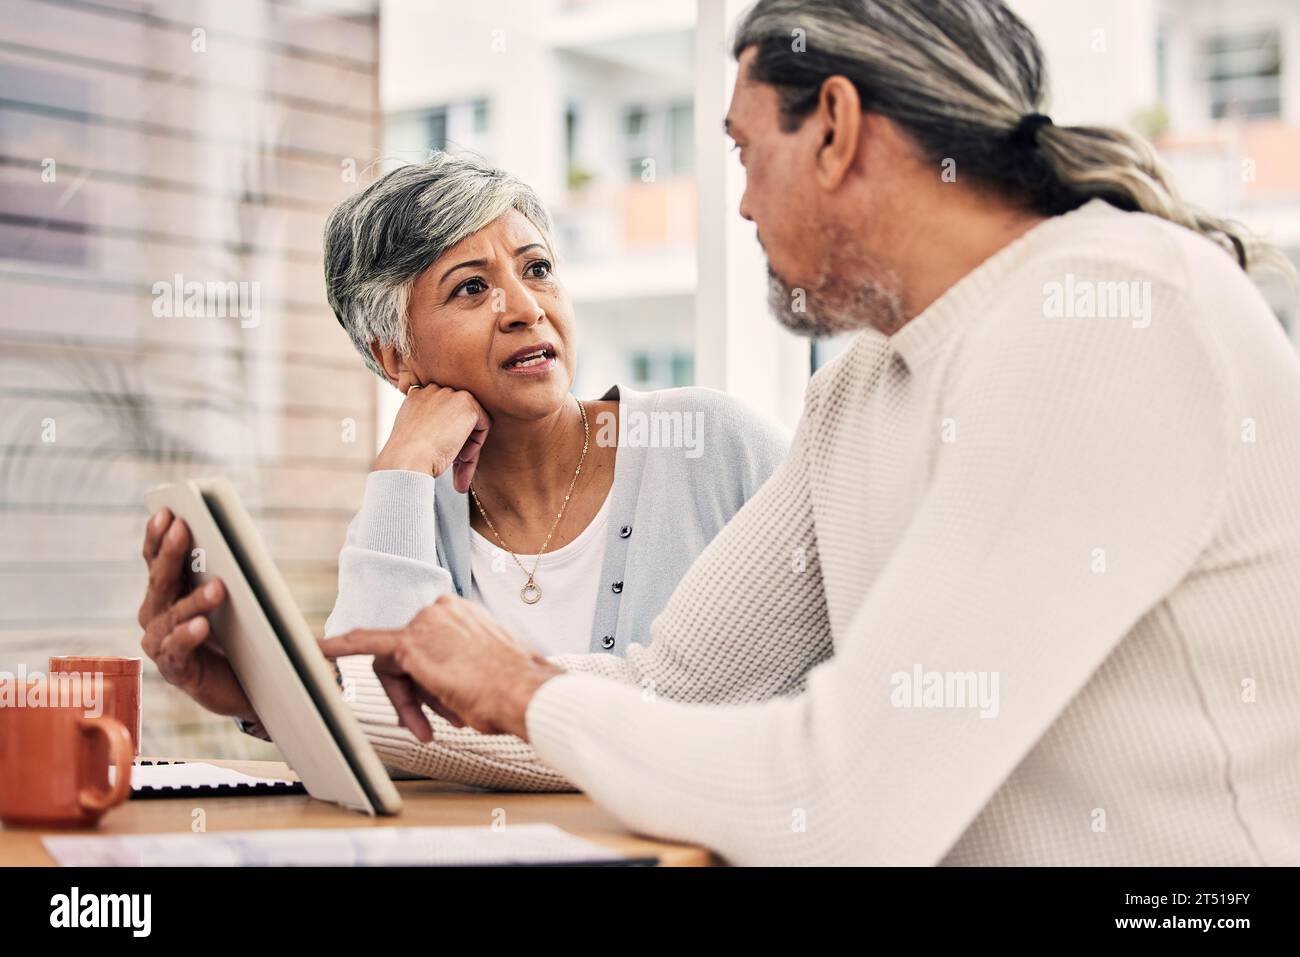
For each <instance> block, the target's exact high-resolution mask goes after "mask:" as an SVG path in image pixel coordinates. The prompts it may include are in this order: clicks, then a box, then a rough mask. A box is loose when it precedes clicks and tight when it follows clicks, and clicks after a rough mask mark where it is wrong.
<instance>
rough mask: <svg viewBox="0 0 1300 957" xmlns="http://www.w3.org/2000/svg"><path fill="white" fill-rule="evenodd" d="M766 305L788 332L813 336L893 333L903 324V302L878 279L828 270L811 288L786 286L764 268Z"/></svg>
mask: <svg viewBox="0 0 1300 957" xmlns="http://www.w3.org/2000/svg"><path fill="white" fill-rule="evenodd" d="M767 304H768V306H769V307H770V308H771V310H772V314H773V315H775V316H776V318H777V321H778V322H780V323H781V325H783V326H785V327H786V328H787V329H789V330H790V331H791V332H794V333H796V334H798V335H801V336H813V337H816V338H821V337H827V336H834V335H839V334H840V333H845V332H857V331H859V330H861V329H867V328H872V329H876V330H877V331H879V332H882V333H884V334H885V335H892V334H893V333H894V332H896V331H897V330H898V329H899V328H900V327H901V326H902V325H903V302H902V297H900V296H899V294H898V292H897V291H896V289H895V288H893V287H891V285H890V284H888V283H886V282H885V281H883V280H881V279H850V278H848V277H846V276H841V275H835V274H833V271H832V270H830V269H828V270H826V271H825V272H823V273H822V275H821V276H819V277H818V279H817V282H816V283H815V284H814V285H813V287H812V288H809V289H803V288H800V287H794V286H789V285H787V284H786V282H785V280H783V279H782V278H781V277H780V276H778V275H777V274H776V273H775V272H774V271H773V269H772V266H771V264H770V263H769V264H768V267H767Z"/></svg>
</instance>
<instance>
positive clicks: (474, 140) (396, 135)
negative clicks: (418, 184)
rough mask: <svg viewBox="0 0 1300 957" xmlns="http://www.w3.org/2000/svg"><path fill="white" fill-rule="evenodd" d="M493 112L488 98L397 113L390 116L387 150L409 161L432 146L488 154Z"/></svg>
mask: <svg viewBox="0 0 1300 957" xmlns="http://www.w3.org/2000/svg"><path fill="white" fill-rule="evenodd" d="M491 113H492V111H491V105H490V104H489V102H488V100H486V99H484V98H479V99H475V100H464V101H461V102H457V103H440V104H436V105H433V106H427V107H423V108H421V109H419V110H408V111H405V112H403V113H395V114H393V115H392V116H390V117H389V118H388V128H387V130H386V136H385V139H386V146H385V152H387V153H389V154H391V155H393V156H395V157H397V158H399V159H401V160H403V161H405V162H418V161H419V160H420V159H422V158H423V157H424V156H426V155H428V152H429V151H430V150H467V151H469V152H473V153H478V154H479V155H480V156H488V155H489V154H490V152H491V148H492V137H491V133H492V130H491V126H492V124H491Z"/></svg>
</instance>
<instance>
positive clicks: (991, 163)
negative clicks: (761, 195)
mask: <svg viewBox="0 0 1300 957" xmlns="http://www.w3.org/2000/svg"><path fill="white" fill-rule="evenodd" d="M751 46H753V47H756V48H757V55H756V57H755V59H754V62H753V66H752V74H751V75H752V76H753V78H754V79H756V80H759V81H761V82H764V83H768V84H770V85H772V86H775V87H776V88H777V93H778V95H779V98H780V104H781V114H782V115H781V126H782V128H783V129H784V130H785V131H786V132H790V131H793V130H795V129H798V127H799V126H800V125H801V123H802V122H803V119H804V117H806V116H807V115H808V114H809V113H810V112H811V111H812V110H813V109H814V108H815V107H816V105H817V102H818V97H819V93H820V90H821V86H822V83H823V82H824V81H825V80H826V79H827V78H828V77H831V76H843V77H845V78H846V79H848V80H849V81H850V82H852V83H853V85H854V87H855V88H856V89H857V91H858V96H859V97H860V98H861V101H862V108H863V110H866V111H871V112H875V113H880V114H882V115H884V116H887V117H889V118H890V119H892V120H893V121H894V122H896V123H898V124H899V126H901V127H902V128H903V129H904V130H906V131H907V132H908V134H909V135H910V136H911V137H912V138H913V140H914V141H915V142H916V143H917V145H918V147H919V148H920V150H921V153H922V155H923V156H924V157H925V158H926V159H927V160H933V161H935V162H938V161H939V159H940V158H949V157H951V158H953V159H954V160H955V161H956V164H957V168H958V169H959V170H961V171H962V175H963V176H966V177H969V178H970V179H971V180H973V181H975V182H981V183H984V184H987V185H989V186H992V187H993V188H995V189H997V190H999V191H1000V192H1002V193H1003V194H1004V195H1006V196H1007V197H1008V198H1009V199H1011V200H1012V201H1014V202H1023V203H1026V204H1027V205H1028V206H1029V207H1030V208H1032V209H1034V210H1036V211H1037V212H1040V213H1042V214H1044V215H1049V216H1050V215H1056V214H1058V213H1063V212H1068V211H1069V210H1072V209H1075V208H1077V207H1079V206H1082V205H1083V204H1084V203H1085V202H1087V201H1088V200H1090V199H1093V198H1101V199H1104V200H1106V201H1107V202H1109V203H1111V204H1112V205H1114V206H1117V207H1119V208H1120V209H1124V210H1128V211H1141V212H1146V213H1151V214H1153V215H1155V216H1160V217H1161V218H1163V219H1167V220H1169V221H1171V222H1174V223H1178V224H1179V225H1181V226H1185V227H1187V228H1188V229H1192V230H1195V231H1197V232H1199V233H1202V234H1203V235H1206V236H1208V237H1210V238H1211V239H1213V240H1214V241H1215V242H1217V243H1219V245H1221V246H1223V247H1224V248H1226V249H1227V250H1228V251H1230V252H1231V253H1232V254H1233V255H1234V256H1235V257H1236V259H1237V262H1238V263H1239V264H1240V265H1241V267H1242V268H1243V269H1246V268H1252V267H1254V266H1256V265H1261V266H1264V265H1267V266H1270V267H1272V268H1273V269H1276V270H1278V271H1280V272H1282V273H1283V274H1285V275H1288V276H1292V277H1294V269H1293V267H1292V266H1291V264H1290V262H1289V261H1288V260H1287V259H1286V257H1285V255H1283V254H1282V253H1281V252H1280V251H1278V250H1276V249H1274V248H1273V247H1270V246H1268V245H1267V244H1265V243H1263V242H1260V241H1259V240H1258V239H1256V238H1255V237H1254V236H1253V235H1252V234H1250V233H1249V232H1248V231H1247V230H1246V229H1244V228H1243V227H1242V226H1240V225H1239V224H1237V223H1234V222H1231V221H1229V220H1225V219H1220V218H1218V217H1215V216H1212V215H1210V214H1209V213H1207V212H1205V211H1203V210H1201V209H1198V208H1196V207H1195V206H1193V205H1191V204H1189V203H1187V202H1185V201H1184V200H1182V199H1181V198H1180V197H1179V195H1178V193H1177V191H1176V190H1175V188H1174V186H1173V184H1172V182H1171V180H1170V177H1169V173H1168V171H1167V169H1166V168H1165V166H1164V164H1163V163H1162V162H1161V160H1160V158H1159V156H1158V155H1157V153H1156V151H1155V149H1154V148H1153V147H1152V146H1151V144H1150V143H1148V142H1147V141H1146V140H1145V139H1143V138H1141V137H1140V136H1136V135H1134V134H1132V133H1129V132H1126V131H1124V130H1120V129H1115V128H1109V127H1099V126H1055V125H1050V124H1049V125H1044V126H1040V127H1039V128H1038V129H1037V130H1036V136H1035V135H1033V131H1031V135H1030V137H1029V142H1028V143H1026V142H1025V138H1024V136H1023V131H1022V129H1021V121H1022V119H1024V118H1025V117H1026V116H1027V115H1029V114H1032V113H1037V112H1039V111H1040V109H1042V107H1043V106H1044V104H1045V103H1046V101H1047V98H1048V84H1047V72H1046V67H1045V65H1044V62H1043V54H1042V50H1041V49H1040V47H1039V45H1038V40H1037V38H1035V36H1034V34H1033V32H1032V31H1031V30H1030V29H1029V28H1028V27H1027V26H1026V25H1025V24H1024V23H1023V22H1022V21H1021V20H1020V18H1019V17H1017V16H1016V15H1015V14H1014V13H1012V12H1011V11H1010V10H1009V9H1008V8H1007V7H1006V5H1005V4H1003V3H1002V2H1001V0H759V2H758V3H756V4H755V5H754V7H753V8H752V9H751V10H750V11H749V12H748V13H747V14H746V15H745V17H744V18H743V20H742V21H741V23H740V25H739V27H738V29H737V33H736V38H735V42H734V44H733V47H732V52H733V54H734V55H735V56H736V57H737V58H739V56H740V54H741V53H742V52H743V51H744V50H745V49H746V48H748V47H751ZM1044 112H1045V111H1044Z"/></svg>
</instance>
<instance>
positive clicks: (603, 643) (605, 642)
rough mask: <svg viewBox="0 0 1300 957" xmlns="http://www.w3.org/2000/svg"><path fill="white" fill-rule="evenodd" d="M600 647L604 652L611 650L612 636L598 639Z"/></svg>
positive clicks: (612, 645) (612, 644)
mask: <svg viewBox="0 0 1300 957" xmlns="http://www.w3.org/2000/svg"><path fill="white" fill-rule="evenodd" d="M600 647H602V648H604V649H605V650H606V651H608V650H609V649H610V648H613V647H614V636H613V635H606V636H605V637H604V638H602V639H600Z"/></svg>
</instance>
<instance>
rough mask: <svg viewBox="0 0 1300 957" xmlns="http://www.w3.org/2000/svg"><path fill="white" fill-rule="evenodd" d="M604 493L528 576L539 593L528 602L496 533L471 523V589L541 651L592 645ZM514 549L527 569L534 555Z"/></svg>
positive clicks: (601, 555) (578, 649)
mask: <svg viewBox="0 0 1300 957" xmlns="http://www.w3.org/2000/svg"><path fill="white" fill-rule="evenodd" d="M610 497H611V496H609V495H606V496H605V502H604V504H603V505H601V506H600V511H599V512H597V513H596V516H595V517H594V518H593V519H592V520H591V522H590V523H589V524H588V525H587V527H586V528H584V529H583V530H582V533H581V534H579V535H578V537H577V538H575V539H574V540H573V541H571V542H569V543H568V544H567V545H565V546H563V547H562V548H557V549H554V550H553V551H548V552H547V553H546V554H545V555H543V556H542V561H541V563H540V564H539V565H538V566H537V574H536V577H535V578H534V579H533V580H534V582H536V584H537V586H538V587H539V588H541V590H542V598H541V600H540V601H539V602H537V603H536V604H534V605H529V604H526V603H525V602H524V600H523V599H522V598H520V597H519V593H520V590H521V589H522V588H523V587H524V583H525V582H526V581H527V580H528V576H527V574H526V573H525V572H523V571H521V570H520V568H519V566H518V565H516V564H515V562H514V559H512V558H511V557H510V553H509V552H507V551H506V550H505V549H503V548H502V547H501V546H500V544H498V543H497V541H496V540H495V539H488V538H485V537H484V536H483V535H480V534H479V533H478V532H477V531H476V530H474V529H472V528H471V529H470V562H469V564H470V575H471V594H472V597H473V599H474V601H477V602H479V603H480V604H482V605H483V606H484V607H485V608H487V610H488V611H490V612H492V615H493V617H495V618H496V619H497V620H498V621H500V622H501V623H502V624H503V625H505V626H506V627H507V628H509V629H510V630H511V631H513V632H514V633H515V634H516V635H518V636H519V637H520V638H522V639H524V640H525V641H527V642H528V643H529V644H531V645H532V646H533V647H534V648H536V649H537V650H538V652H540V653H541V654H543V655H547V656H550V655H566V654H575V653H577V654H582V653H585V652H588V651H590V650H591V621H592V618H593V617H594V616H595V614H596V596H597V595H598V594H599V592H600V572H601V566H602V564H603V563H604V560H605V528H606V525H607V523H608V518H609V500H610ZM516 554H517V555H519V561H520V562H522V563H523V566H524V568H528V569H531V568H532V567H533V562H534V561H536V560H537V556H536V555H521V554H519V553H518V552H516Z"/></svg>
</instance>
